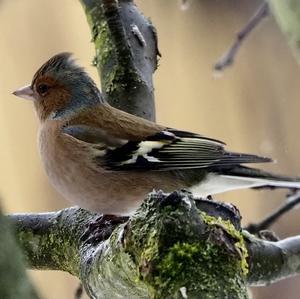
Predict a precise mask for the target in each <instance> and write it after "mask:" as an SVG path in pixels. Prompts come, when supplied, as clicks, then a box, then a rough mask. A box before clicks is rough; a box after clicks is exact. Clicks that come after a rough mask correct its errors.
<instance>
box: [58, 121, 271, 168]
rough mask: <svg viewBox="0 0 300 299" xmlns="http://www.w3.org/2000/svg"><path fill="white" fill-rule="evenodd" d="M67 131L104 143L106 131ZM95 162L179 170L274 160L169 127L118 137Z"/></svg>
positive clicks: (121, 166)
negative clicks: (141, 135) (139, 137)
mask: <svg viewBox="0 0 300 299" xmlns="http://www.w3.org/2000/svg"><path fill="white" fill-rule="evenodd" d="M86 130H88V132H85V131H86ZM64 133H65V134H69V135H71V136H72V137H75V138H77V139H79V140H82V141H84V142H88V143H92V144H93V145H97V144H101V146H103V137H104V133H103V131H101V129H99V130H98V129H89V128H87V127H86V126H71V127H66V128H64ZM105 137H107V136H105ZM110 138H111V137H110ZM110 138H109V139H110ZM106 143H107V142H106ZM95 161H96V163H98V164H99V165H101V166H103V167H106V168H107V169H111V170H130V169H139V170H142V169H148V170H175V169H192V168H210V167H216V168H217V167H222V166H224V167H226V166H229V167H230V166H234V165H239V164H243V163H262V162H270V161H271V159H269V158H265V157H259V156H256V155H248V154H240V153H232V152H227V151H225V149H224V143H223V142H221V141H218V140H215V139H212V138H208V137H204V136H201V135H198V134H194V133H190V132H185V131H178V130H174V129H165V130H162V131H160V132H158V133H155V134H153V135H149V136H147V137H146V138H143V139H142V140H134V141H133V140H121V139H119V138H114V139H113V141H112V142H110V144H108V146H107V147H106V150H105V152H102V154H101V155H99V156H95Z"/></svg>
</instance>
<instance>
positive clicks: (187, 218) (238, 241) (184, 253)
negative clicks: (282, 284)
mask: <svg viewBox="0 0 300 299" xmlns="http://www.w3.org/2000/svg"><path fill="white" fill-rule="evenodd" d="M96 217H97V215H95V214H92V213H90V212H87V211H84V210H82V209H79V208H70V209H65V210H62V211H59V212H57V213H44V214H31V215H27V216H26V215H22V214H19V215H13V216H11V218H12V219H13V220H14V222H16V224H17V228H18V232H19V235H21V239H20V242H21V245H22V247H23V248H24V252H25V253H26V255H27V260H28V262H29V263H30V265H31V267H32V268H33V269H41V268H42V269H52V270H63V271H68V272H69V273H71V274H73V275H76V276H77V277H79V278H80V279H81V281H82V283H83V285H84V287H85V289H86V290H87V292H88V294H89V295H90V296H91V298H112V299H113V298H119V296H123V298H149V297H150V298H177V297H176V296H179V294H181V293H182V292H186V293H187V294H188V295H189V298H199V297H201V298H211V297H209V296H213V297H212V298H225V297H226V296H229V297H230V298H247V294H246V285H247V284H250V285H266V284H269V283H271V282H274V281H278V280H280V279H284V278H286V277H289V276H292V275H296V274H298V273H299V270H300V236H297V237H293V238H287V239H285V240H282V241H277V242H269V241H264V240H261V239H258V238H255V237H253V236H252V235H250V234H249V233H247V232H246V231H243V232H242V231H241V229H240V217H239V212H238V211H237V210H236V209H235V208H233V207H231V206H228V205H225V204H223V203H219V202H216V201H208V200H199V199H197V202H196V204H195V201H194V199H193V197H192V196H191V195H190V194H186V193H178V192H174V193H172V194H171V195H166V194H163V193H162V192H158V193H152V194H151V195H150V196H149V198H148V199H147V200H146V201H145V202H144V204H143V205H142V207H141V208H140V209H139V210H138V211H137V212H136V213H135V215H134V216H132V217H131V218H130V220H129V221H128V222H127V223H125V224H121V225H117V226H115V225H113V228H115V229H114V230H113V232H112V234H111V235H110V237H109V238H108V239H106V240H104V241H101V242H99V243H97V244H95V243H94V242H87V241H84V239H83V238H81V236H82V234H83V232H85V231H86V229H87V225H88V223H90V222H91V221H94V220H95V219H96ZM28 219H31V224H30V223H28ZM105 230H107V232H109V233H110V232H111V231H112V227H106V228H105ZM208 269H209V270H208ZM214 285H218V287H214ZM239 296H240V297H239Z"/></svg>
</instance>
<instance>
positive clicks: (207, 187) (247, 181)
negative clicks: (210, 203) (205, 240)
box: [189, 173, 300, 197]
mask: <svg viewBox="0 0 300 299" xmlns="http://www.w3.org/2000/svg"><path fill="white" fill-rule="evenodd" d="M266 185H267V186H268V185H269V186H276V187H283V188H300V182H289V181H275V180H274V181H273V180H268V179H260V178H249V177H238V176H229V175H219V174H213V173H211V174H208V175H207V177H206V179H205V180H204V181H202V182H201V183H200V184H198V185H195V186H193V187H191V188H189V191H190V192H192V193H193V194H196V195H198V196H201V197H207V196H208V195H213V194H217V193H223V192H227V191H232V190H238V189H246V188H253V187H261V186H266Z"/></svg>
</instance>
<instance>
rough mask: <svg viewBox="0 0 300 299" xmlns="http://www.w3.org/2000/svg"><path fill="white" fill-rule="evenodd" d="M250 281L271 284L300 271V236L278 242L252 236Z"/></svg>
mask: <svg viewBox="0 0 300 299" xmlns="http://www.w3.org/2000/svg"><path fill="white" fill-rule="evenodd" d="M250 240H251V241H250V243H249V244H248V250H249V264H250V272H249V276H248V283H249V284H251V285H269V284H270V283H273V282H276V281H278V280H281V279H284V278H287V277H290V276H295V275H297V274H299V273H300V236H295V237H291V238H287V239H284V240H281V241H277V242H270V241H264V240H261V239H255V238H253V237H250Z"/></svg>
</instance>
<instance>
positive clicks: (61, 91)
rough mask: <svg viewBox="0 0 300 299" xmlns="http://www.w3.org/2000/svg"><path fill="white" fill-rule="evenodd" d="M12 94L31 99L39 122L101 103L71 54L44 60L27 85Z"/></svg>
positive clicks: (88, 78)
mask: <svg viewBox="0 0 300 299" xmlns="http://www.w3.org/2000/svg"><path fill="white" fill-rule="evenodd" d="M13 94H14V95H16V96H18V97H21V98H24V99H29V100H33V101H34V105H35V108H36V111H37V114H38V116H39V118H40V120H41V121H44V120H46V119H48V118H49V117H51V118H63V117H68V116H69V115H72V113H76V112H78V110H80V109H84V108H85V107H87V106H93V105H96V104H99V103H100V102H103V99H102V96H101V94H100V91H99V89H98V88H97V86H96V84H95V83H94V81H93V80H92V79H91V77H90V76H89V75H88V74H87V73H86V72H85V71H84V69H83V68H82V67H80V66H78V65H77V64H76V62H75V60H74V58H73V57H72V55H71V54H70V53H60V54H57V55H55V56H53V57H52V58H50V59H49V60H48V61H47V62H46V63H44V64H43V65H42V66H41V67H40V68H39V69H38V71H37V72H36V73H35V75H34V76H33V79H32V82H31V84H30V85H27V86H25V87H22V88H20V89H18V90H16V91H15V92H13Z"/></svg>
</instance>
